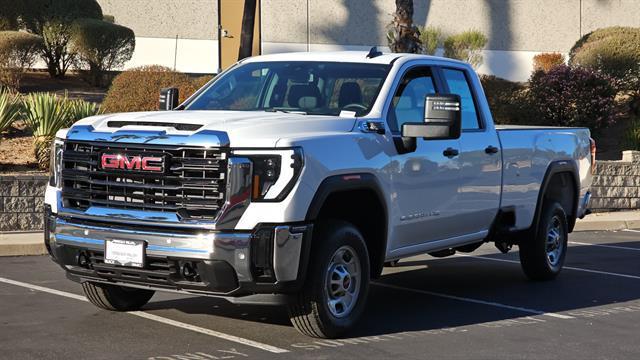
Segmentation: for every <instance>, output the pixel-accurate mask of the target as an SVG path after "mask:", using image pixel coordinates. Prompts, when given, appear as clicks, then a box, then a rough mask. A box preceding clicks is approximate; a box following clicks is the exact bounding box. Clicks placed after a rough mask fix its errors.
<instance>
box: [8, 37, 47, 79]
mask: <svg viewBox="0 0 640 360" xmlns="http://www.w3.org/2000/svg"><path fill="white" fill-rule="evenodd" d="M41 47H42V39H41V38H40V37H39V36H35V35H31V34H28V33H25V32H21V31H0V87H8V88H11V89H14V90H17V89H18V87H19V86H20V79H21V78H22V75H23V74H24V72H25V70H27V69H28V68H30V67H31V66H32V65H33V63H34V62H35V60H36V58H37V56H38V50H40V49H41Z"/></svg>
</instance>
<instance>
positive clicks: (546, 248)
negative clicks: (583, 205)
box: [519, 202, 568, 281]
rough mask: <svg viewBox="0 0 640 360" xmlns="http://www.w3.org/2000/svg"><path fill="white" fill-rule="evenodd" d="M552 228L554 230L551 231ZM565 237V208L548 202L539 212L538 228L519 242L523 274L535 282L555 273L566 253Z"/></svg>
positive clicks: (566, 227)
mask: <svg viewBox="0 0 640 360" xmlns="http://www.w3.org/2000/svg"><path fill="white" fill-rule="evenodd" d="M552 230H553V231H555V232H553V233H552ZM556 230H557V231H556ZM555 233H557V236H558V237H557V238H556V236H555ZM567 240H568V225H567V215H566V213H565V211H564V209H563V208H562V206H561V205H560V204H559V203H557V202H547V204H545V205H544V208H543V209H542V213H541V214H540V221H538V228H537V229H534V231H533V232H532V235H531V237H530V238H528V239H525V240H524V241H522V242H521V243H520V245H519V247H520V264H521V265H522V270H523V271H524V273H525V275H527V277H528V278H529V279H531V280H538V281H540V280H551V279H553V278H555V277H556V276H558V274H559V273H560V271H561V270H562V266H563V265H564V259H565V256H566V255H567Z"/></svg>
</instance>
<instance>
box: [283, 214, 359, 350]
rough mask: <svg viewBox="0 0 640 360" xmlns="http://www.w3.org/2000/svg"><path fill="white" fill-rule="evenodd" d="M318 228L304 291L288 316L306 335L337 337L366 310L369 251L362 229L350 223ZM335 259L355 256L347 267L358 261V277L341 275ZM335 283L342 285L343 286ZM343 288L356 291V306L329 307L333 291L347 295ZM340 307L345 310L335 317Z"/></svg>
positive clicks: (290, 306) (331, 223)
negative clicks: (339, 275)
mask: <svg viewBox="0 0 640 360" xmlns="http://www.w3.org/2000/svg"><path fill="white" fill-rule="evenodd" d="M316 229H317V230H318V231H317V232H316V233H314V239H313V241H314V247H313V256H312V258H311V259H310V264H309V273H308V275H307V279H306V282H305V285H304V287H303V289H302V291H301V292H300V293H298V294H295V295H293V296H292V298H291V299H290V301H289V304H288V310H289V318H290V319H291V323H292V324H293V326H294V327H295V328H296V329H297V330H298V331H300V332H301V333H303V334H305V335H307V336H311V337H316V338H336V337H339V336H340V335H342V334H343V333H344V332H346V331H347V330H349V329H350V328H352V327H353V326H354V324H355V323H356V322H357V320H358V319H359V318H360V316H361V315H362V312H363V310H364V307H365V304H366V299H367V295H368V292H369V279H370V267H369V253H368V251H367V246H366V244H365V241H364V238H363V237H362V234H361V233H360V231H358V229H357V228H356V227H355V226H353V225H352V224H350V223H348V222H345V221H341V220H330V221H327V222H324V223H322V224H318V225H317V226H316ZM341 251H345V252H344V253H341ZM351 252H353V253H354V254H355V256H353V257H351V258H350V257H349V256H348V255H349V254H350V253H351ZM334 259H343V260H345V259H346V260H347V261H348V260H350V259H352V261H351V262H350V265H348V266H347V267H351V268H353V267H354V266H355V265H354V264H355V263H356V260H357V262H359V268H357V267H356V268H357V269H358V270H357V271H354V272H353V273H359V277H353V278H351V277H338V275H337V274H338V272H337V271H336V270H334V269H335V268H336V266H339V264H338V265H335V262H336V260H334ZM334 265H335V266H334ZM348 274H351V272H348ZM354 279H355V281H353V280H354ZM330 280H334V283H332V284H330V283H329V282H330ZM336 284H341V285H340V286H341V288H340V286H338V285H336ZM345 284H346V285H345ZM354 284H355V285H354ZM358 285H359V288H357V287H358ZM356 288H357V289H358V290H356ZM342 290H345V291H349V292H350V293H351V291H353V292H354V294H355V296H353V298H354V299H355V300H352V304H353V305H351V306H346V307H344V306H340V304H341V303H340V302H336V303H337V304H338V305H334V306H333V307H332V308H333V310H330V308H329V304H328V303H329V300H331V299H333V300H335V298H333V296H334V295H331V294H330V293H331V292H333V293H334V294H335V293H338V295H339V293H340V292H342V294H344V293H345V291H342ZM355 291H357V293H356V292H355ZM340 308H342V309H343V312H342V313H341V314H337V316H336V314H334V312H339V310H340ZM347 310H348V311H347Z"/></svg>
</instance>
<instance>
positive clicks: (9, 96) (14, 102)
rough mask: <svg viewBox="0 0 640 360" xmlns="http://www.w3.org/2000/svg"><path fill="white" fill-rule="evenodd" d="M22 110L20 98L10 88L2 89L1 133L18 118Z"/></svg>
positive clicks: (0, 106) (0, 107)
mask: <svg viewBox="0 0 640 360" xmlns="http://www.w3.org/2000/svg"><path fill="white" fill-rule="evenodd" d="M21 111H22V104H21V103H20V98H19V97H18V96H17V95H15V94H13V93H11V92H10V91H8V90H2V89H0V133H1V132H3V131H5V130H7V129H8V128H9V127H10V126H11V124H12V123H13V122H14V121H16V120H18V117H19V116H20V112H21Z"/></svg>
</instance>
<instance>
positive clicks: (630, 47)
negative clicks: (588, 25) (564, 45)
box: [569, 26, 640, 79]
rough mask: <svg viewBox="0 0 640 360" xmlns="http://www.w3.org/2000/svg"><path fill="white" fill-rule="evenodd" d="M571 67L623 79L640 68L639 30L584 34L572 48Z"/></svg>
mask: <svg viewBox="0 0 640 360" xmlns="http://www.w3.org/2000/svg"><path fill="white" fill-rule="evenodd" d="M569 64H570V65H572V66H582V67H587V68H590V69H594V70H599V71H601V72H603V73H605V74H607V75H609V76H611V77H613V78H617V79H620V78H622V77H624V76H625V75H626V73H627V72H628V71H629V69H639V68H640V67H639V64H640V28H632V27H622V26H615V27H609V28H603V29H598V30H596V31H593V32H591V33H588V34H586V35H584V36H583V37H582V38H580V40H578V42H576V44H575V45H574V46H573V48H571V51H570V52H569Z"/></svg>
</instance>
